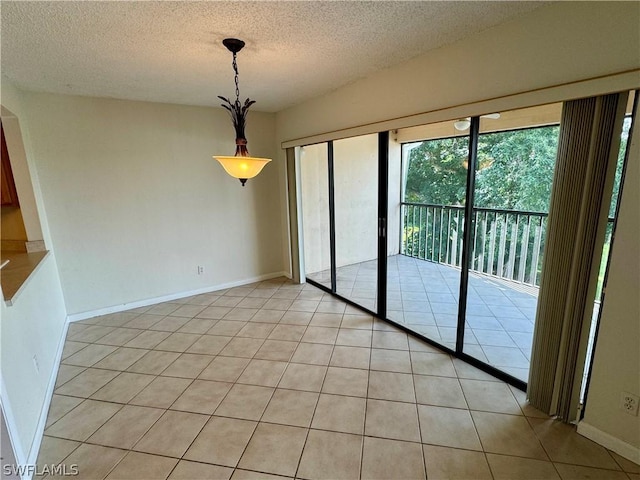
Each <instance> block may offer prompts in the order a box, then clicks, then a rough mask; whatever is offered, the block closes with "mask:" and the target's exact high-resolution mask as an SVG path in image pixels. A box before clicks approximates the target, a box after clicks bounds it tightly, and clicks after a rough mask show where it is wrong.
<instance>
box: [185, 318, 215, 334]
mask: <svg viewBox="0 0 640 480" xmlns="http://www.w3.org/2000/svg"><path fill="white" fill-rule="evenodd" d="M216 323H217V320H209V319H207V318H192V319H191V320H189V321H188V322H187V323H185V324H184V325H183V326H182V327H180V328H179V329H178V332H180V333H198V334H204V333H207V332H208V331H209V330H211V329H212V328H213V327H214V326H215V324H216Z"/></svg>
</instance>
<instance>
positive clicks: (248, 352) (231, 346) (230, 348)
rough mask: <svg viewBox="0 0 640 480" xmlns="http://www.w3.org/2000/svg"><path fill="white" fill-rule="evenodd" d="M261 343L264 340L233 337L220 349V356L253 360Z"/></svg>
mask: <svg viewBox="0 0 640 480" xmlns="http://www.w3.org/2000/svg"><path fill="white" fill-rule="evenodd" d="M263 343H264V340H262V339H260V338H238V337H235V338H233V339H232V340H231V341H230V342H229V343H228V344H227V346H226V347H224V348H223V349H222V351H221V352H220V355H223V356H225V357H242V358H253V356H254V355H255V354H256V353H257V352H258V350H260V347H261V346H262V344H263Z"/></svg>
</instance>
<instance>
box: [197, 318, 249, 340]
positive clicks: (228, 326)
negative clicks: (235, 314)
mask: <svg viewBox="0 0 640 480" xmlns="http://www.w3.org/2000/svg"><path fill="white" fill-rule="evenodd" d="M246 324H247V322H234V321H232V320H219V321H218V323H216V324H215V325H214V326H213V327H211V328H210V329H209V330H208V331H207V335H221V336H227V337H232V336H234V335H236V334H237V333H238V332H239V331H240V330H242V329H243V328H244V326H245V325H246Z"/></svg>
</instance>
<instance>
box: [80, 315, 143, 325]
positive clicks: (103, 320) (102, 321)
mask: <svg viewBox="0 0 640 480" xmlns="http://www.w3.org/2000/svg"><path fill="white" fill-rule="evenodd" d="M137 316H138V314H137V313H135V312H116V313H110V314H108V315H102V316H100V317H96V318H93V319H91V320H92V321H93V323H95V324H96V325H104V326H107V327H121V326H122V325H124V324H126V323H128V322H130V321H131V320H133V319H134V318H136V317H137Z"/></svg>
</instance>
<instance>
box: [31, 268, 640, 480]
mask: <svg viewBox="0 0 640 480" xmlns="http://www.w3.org/2000/svg"><path fill="white" fill-rule="evenodd" d="M60 463H64V464H66V465H67V470H69V468H70V467H71V465H73V464H77V466H78V470H79V475H78V476H77V477H76V478H81V479H104V478H107V479H126V478H129V479H136V480H143V479H153V480H161V479H166V478H170V479H192V480H194V479H229V478H233V479H258V478H259V479H267V478H281V477H276V476H282V477H289V478H293V477H295V478H304V479H315V478H318V479H320V478H330V479H338V478H345V479H358V478H362V479H365V478H366V479H391V478H394V479H395V478H417V479H424V478H426V477H428V478H430V479H434V478H452V479H471V478H473V479H482V478H487V479H491V478H495V479H514V480H517V479H519V478H529V479H531V478H536V479H542V478H544V479H546V478H549V479H552V478H553V479H570V478H608V479H625V480H630V479H633V480H638V479H639V478H640V467H638V466H637V465H634V464H632V463H631V462H628V461H626V460H625V459H623V458H621V457H619V456H618V455H616V454H614V453H612V452H609V451H608V450H606V449H605V448H603V447H601V446H599V445H597V444H595V443H593V442H591V441H589V440H587V439H585V438H583V437H581V436H580V435H578V434H577V433H576V432H575V429H574V428H573V427H571V426H568V425H564V424H561V423H558V422H555V421H553V420H551V419H549V418H547V417H546V416H545V415H543V414H541V413H540V412H538V411H536V410H535V409H533V408H532V407H530V406H529V405H527V403H526V401H525V398H524V394H523V393H522V392H520V391H518V390H515V389H513V388H511V387H509V386H508V385H506V384H504V383H502V382H500V381H497V380H496V379H494V378H493V377H490V376H488V375H487V374H485V373H483V372H481V371H479V370H477V369H475V368H474V367H471V366H470V365H468V364H465V363H464V362H460V361H458V360H456V359H452V358H451V357H450V356H449V355H447V354H445V353H442V352H441V351H438V350H436V349H434V348H433V347H430V346H428V345H426V344H424V343H423V342H421V341H419V340H417V339H415V338H413V337H411V336H407V334H405V333H403V332H401V331H399V330H398V329H396V328H395V327H393V326H391V325H389V324H387V323H385V322H382V321H379V320H376V319H374V318H372V317H371V316H369V315H366V314H363V313H362V312H361V311H359V310H357V309H355V308H353V307H349V306H347V305H346V304H345V303H343V302H341V301H338V300H335V299H333V298H331V297H330V296H328V295H326V294H324V293H322V292H321V291H320V290H318V289H316V288H314V287H312V286H310V285H294V284H291V283H289V282H288V281H287V280H285V279H276V280H271V281H266V282H261V283H258V284H253V285H248V286H245V287H238V288H232V289H230V290H224V291H219V292H215V293H211V294H204V295H198V296H195V297H191V298H185V299H181V300H176V301H173V302H168V303H163V304H159V305H154V306H151V307H144V308H138V309H135V310H131V311H128V312H124V313H116V314H112V315H105V316H102V317H97V318H93V319H89V320H86V321H82V322H76V323H73V324H71V325H70V327H69V331H68V335H67V341H66V344H65V348H64V352H63V359H62V363H61V365H60V369H59V372H58V378H57V382H56V389H55V392H54V396H53V400H52V403H51V408H50V410H49V415H48V419H47V426H46V429H45V436H44V438H43V442H42V447H41V450H40V456H39V458H38V465H39V467H40V469H42V468H43V466H44V465H51V464H60Z"/></svg>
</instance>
